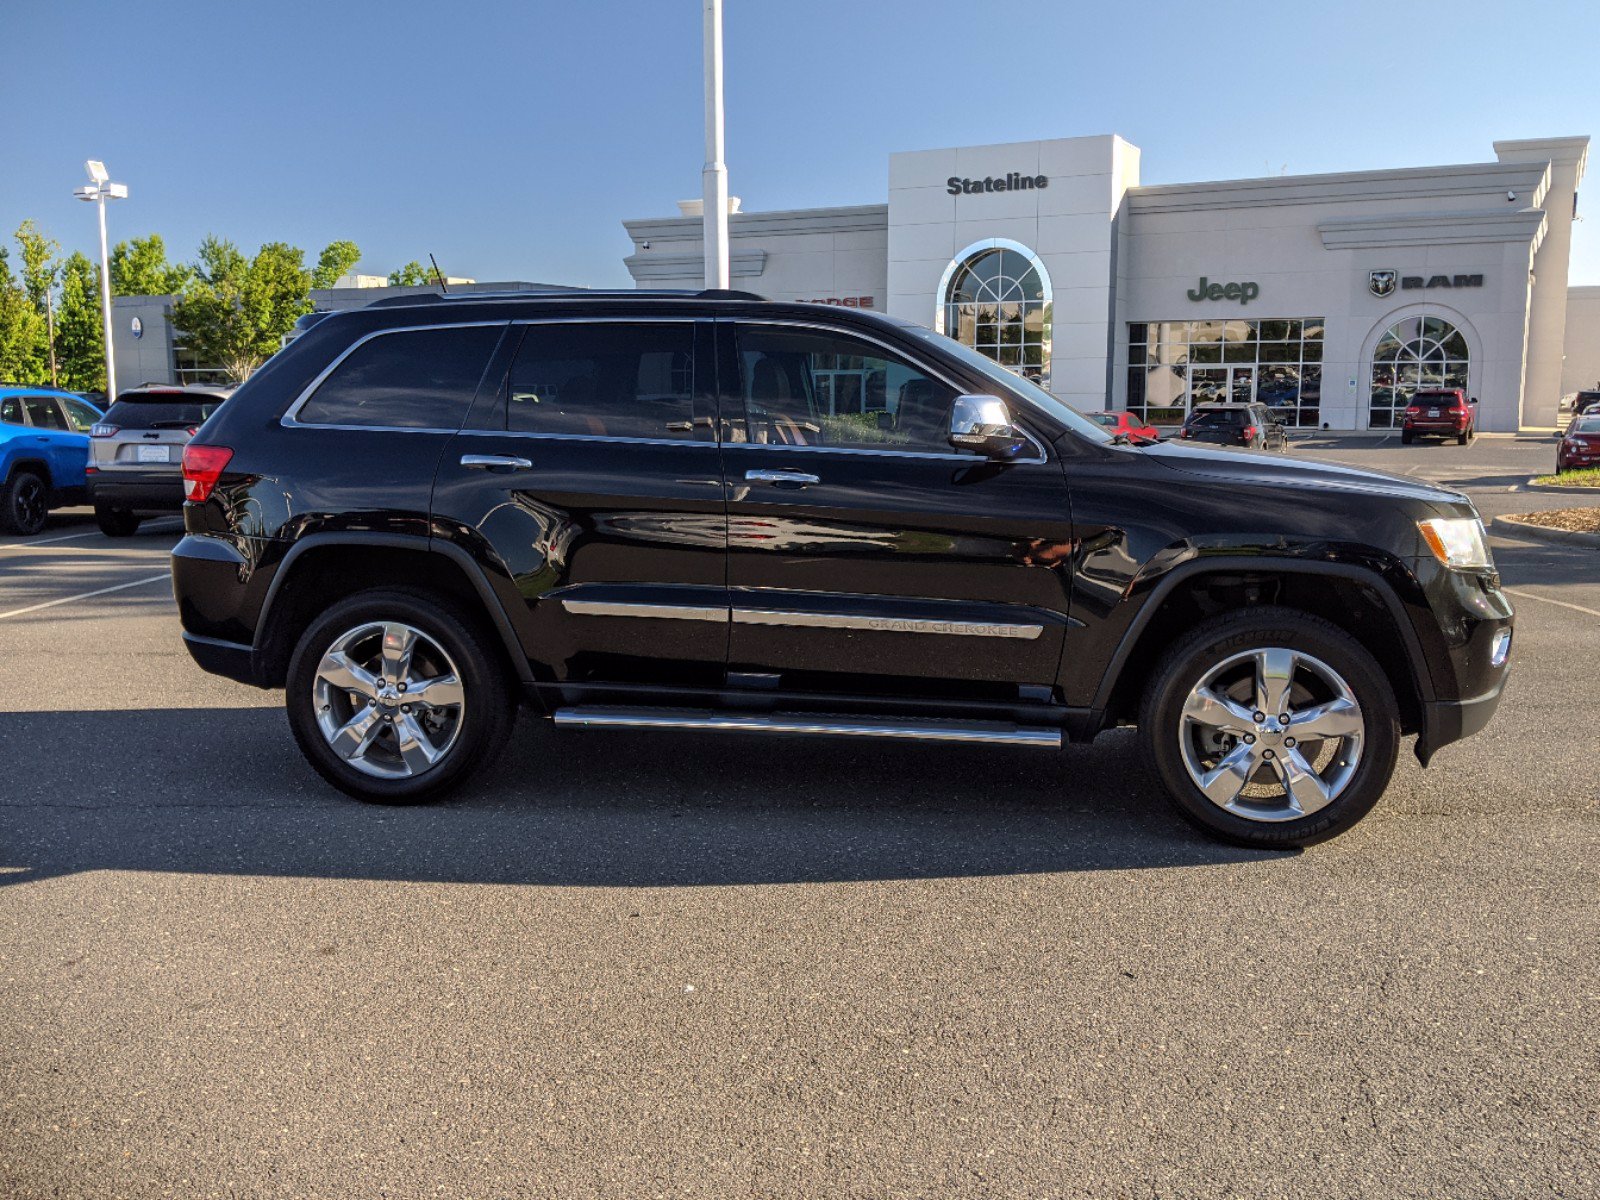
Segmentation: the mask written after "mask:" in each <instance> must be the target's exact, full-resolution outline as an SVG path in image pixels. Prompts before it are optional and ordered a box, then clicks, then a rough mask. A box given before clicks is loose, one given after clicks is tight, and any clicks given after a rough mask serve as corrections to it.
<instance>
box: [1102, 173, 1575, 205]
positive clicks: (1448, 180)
mask: <svg viewBox="0 0 1600 1200" xmlns="http://www.w3.org/2000/svg"><path fill="white" fill-rule="evenodd" d="M1549 187H1550V171H1549V167H1548V166H1547V165H1545V164H1542V163H1528V162H1522V163H1517V162H1508V163H1499V162H1496V163H1467V164H1463V165H1459V166H1449V167H1406V168H1402V169H1399V170H1392V171H1342V172H1338V173H1335V174H1326V175H1279V176H1270V177H1267V178H1264V179H1227V180H1221V181H1218V182H1213V183H1173V184H1160V185H1156V186H1153V187H1137V188H1129V189H1128V207H1129V209H1130V210H1131V211H1132V212H1135V213H1161V212H1196V211H1202V210H1205V209H1227V208H1265V207H1276V206H1279V205H1286V204H1347V203H1354V202H1363V201H1373V200H1426V199H1430V198H1450V197H1464V196H1473V195H1485V194H1487V195H1497V194H1499V195H1503V194H1504V193H1507V192H1515V193H1516V194H1517V199H1518V200H1520V201H1521V202H1522V205H1523V206H1535V207H1536V206H1538V205H1540V204H1543V203H1544V198H1545V194H1546V192H1548V191H1549Z"/></svg>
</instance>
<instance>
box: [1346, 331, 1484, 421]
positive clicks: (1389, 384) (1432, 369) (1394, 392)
mask: <svg viewBox="0 0 1600 1200" xmlns="http://www.w3.org/2000/svg"><path fill="white" fill-rule="evenodd" d="M1467 365H1468V356H1467V339H1466V338H1464V337H1462V336H1461V331H1460V330H1459V329H1457V328H1456V327H1455V326H1454V325H1452V324H1450V322H1449V321H1446V320H1445V319H1444V318H1442V317H1407V318H1406V319H1405V320H1403V321H1397V322H1395V323H1394V324H1393V325H1391V326H1389V328H1388V329H1386V330H1384V333H1383V336H1382V337H1381V338H1379V339H1378V344H1377V346H1375V347H1374V348H1373V351H1372V379H1371V390H1370V392H1369V400H1368V404H1369V409H1368V419H1367V424H1368V426H1369V427H1370V428H1372V429H1393V428H1394V427H1395V426H1397V425H1399V424H1400V420H1401V418H1402V417H1403V416H1404V415H1405V410H1406V405H1407V404H1409V403H1410V402H1411V397H1412V396H1414V395H1415V394H1416V393H1417V392H1418V391H1424V390H1426V391H1431V390H1433V389H1436V388H1461V389H1463V390H1465V389H1466V386H1467Z"/></svg>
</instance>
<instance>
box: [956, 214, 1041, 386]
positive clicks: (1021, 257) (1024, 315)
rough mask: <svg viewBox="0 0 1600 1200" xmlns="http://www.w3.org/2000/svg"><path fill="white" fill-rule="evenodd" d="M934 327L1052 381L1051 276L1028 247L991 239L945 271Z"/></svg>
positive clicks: (1022, 371)
mask: <svg viewBox="0 0 1600 1200" xmlns="http://www.w3.org/2000/svg"><path fill="white" fill-rule="evenodd" d="M939 295H940V304H939V312H938V314H937V315H936V319H935V322H934V323H935V326H936V327H937V328H938V330H939V332H941V333H944V334H948V335H949V336H950V337H953V338H955V339H956V341H958V342H963V343H965V344H966V345H968V346H971V347H972V348H973V349H975V350H978V351H980V352H981V353H983V354H987V355H988V356H989V357H990V358H992V359H994V360H995V361H996V362H998V363H999V364H1000V365H1001V366H1003V367H1006V368H1009V369H1010V370H1013V371H1015V372H1017V373H1018V374H1019V375H1026V376H1027V377H1028V378H1029V379H1032V380H1034V381H1035V382H1036V383H1040V384H1048V383H1049V379H1050V300H1051V296H1050V277H1049V275H1048V274H1047V273H1046V272H1045V269H1044V264H1043V263H1041V262H1040V261H1039V259H1038V257H1037V256H1036V255H1035V254H1034V253H1033V251H1031V250H1029V249H1028V248H1027V247H1026V246H1022V245H1019V244H1018V243H1016V242H1010V241H1006V240H1004V239H1001V238H991V239H990V240H988V241H984V242H979V243H977V244H976V245H974V246H969V247H967V249H966V251H964V252H963V253H962V255H961V256H960V257H959V258H957V259H956V260H955V261H954V262H952V263H951V264H950V266H949V267H948V268H946V270H945V273H944V280H943V281H942V283H941V285H940V288H939Z"/></svg>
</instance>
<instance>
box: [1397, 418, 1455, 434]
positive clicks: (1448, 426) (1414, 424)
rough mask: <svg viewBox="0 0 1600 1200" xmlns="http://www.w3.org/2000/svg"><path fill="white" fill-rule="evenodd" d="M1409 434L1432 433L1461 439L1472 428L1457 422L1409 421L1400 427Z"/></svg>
mask: <svg viewBox="0 0 1600 1200" xmlns="http://www.w3.org/2000/svg"><path fill="white" fill-rule="evenodd" d="M1400 428H1401V429H1403V430H1404V431H1405V432H1407V433H1432V434H1437V435H1439V436H1441V437H1460V436H1461V435H1462V434H1463V433H1465V432H1466V431H1467V430H1468V429H1469V428H1470V426H1468V425H1465V424H1459V423H1457V422H1455V421H1444V420H1439V421H1428V420H1422V421H1407V422H1405V423H1404V424H1403V425H1401V426H1400Z"/></svg>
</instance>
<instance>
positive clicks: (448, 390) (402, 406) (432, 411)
mask: <svg viewBox="0 0 1600 1200" xmlns="http://www.w3.org/2000/svg"><path fill="white" fill-rule="evenodd" d="M503 329H504V326H503V325H498V324H497V325H452V326H445V327H441V328H438V329H401V330H396V331H395V332H393V333H380V334H378V335H376V336H374V337H370V338H368V339H367V340H366V341H364V342H362V343H360V344H359V345H357V346H356V348H355V349H354V350H352V351H350V352H349V354H347V355H346V356H345V358H344V359H343V361H341V362H340V363H339V364H338V365H337V366H336V367H334V369H333V370H332V371H331V372H330V373H329V374H328V377H327V378H326V379H324V380H323V381H322V382H321V383H320V384H318V385H317V388H316V390H315V391H313V392H312V393H311V395H310V396H309V397H308V398H307V399H306V401H305V403H304V404H302V405H301V406H300V409H299V411H298V412H296V413H295V414H294V418H295V420H296V421H298V422H299V423H300V424H302V425H352V426H361V427H365V428H374V427H378V428H389V429H447V430H451V431H454V430H457V429H459V428H461V426H462V423H463V422H464V421H465V419H466V415H467V408H468V406H469V405H471V403H472V397H473V395H474V394H475V393H476V392H477V390H478V383H479V381H480V380H481V379H482V378H483V373H484V370H485V369H486V368H487V367H488V365H489V357H490V355H491V354H493V353H494V348H495V345H496V343H498V342H499V340H500V334H501V331H502V330H503Z"/></svg>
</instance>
